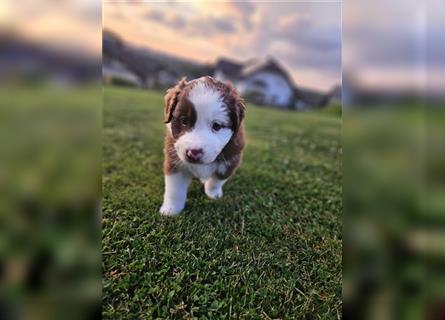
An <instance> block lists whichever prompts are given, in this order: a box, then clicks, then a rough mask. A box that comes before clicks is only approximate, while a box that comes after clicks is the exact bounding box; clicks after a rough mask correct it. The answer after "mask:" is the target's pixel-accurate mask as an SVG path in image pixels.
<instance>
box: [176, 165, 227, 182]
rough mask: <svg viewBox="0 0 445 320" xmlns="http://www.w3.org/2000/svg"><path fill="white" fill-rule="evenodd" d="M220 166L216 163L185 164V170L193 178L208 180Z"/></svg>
mask: <svg viewBox="0 0 445 320" xmlns="http://www.w3.org/2000/svg"><path fill="white" fill-rule="evenodd" d="M217 167H218V165H217V164H216V163H215V162H212V163H209V164H192V163H187V164H183V168H184V170H186V171H188V172H189V173H190V174H191V175H192V176H194V177H195V178H198V179H204V180H205V179H208V178H210V177H211V176H212V175H213V174H214V173H215V171H216V169H217Z"/></svg>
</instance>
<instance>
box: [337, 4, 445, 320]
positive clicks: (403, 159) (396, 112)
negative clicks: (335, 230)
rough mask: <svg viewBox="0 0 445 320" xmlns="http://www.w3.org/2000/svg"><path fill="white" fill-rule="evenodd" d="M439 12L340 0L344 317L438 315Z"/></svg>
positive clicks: (443, 81) (444, 253)
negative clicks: (341, 24)
mask: <svg viewBox="0 0 445 320" xmlns="http://www.w3.org/2000/svg"><path fill="white" fill-rule="evenodd" d="M444 16H445V2H444V1H435V0H434V1H428V2H422V1H417V0H405V1H391V2H389V1H382V0H378V1H373V2H369V1H365V0H355V1H353V0H345V1H343V70H344V73H343V106H344V109H345V110H343V111H344V112H343V130H344V131H343V139H344V142H343V144H344V152H343V155H344V165H343V168H344V171H345V172H344V210H345V214H344V242H343V250H344V251H343V303H344V305H343V317H344V319H379V320H380V319H445V197H444V193H445V183H444V181H445V161H444V160H445V132H444V131H445V126H444V124H445V108H444V107H445V99H444V98H445V77H444V74H445V63H444V60H443V59H444V57H445V55H444V52H445V41H444V40H443V39H444V32H445V19H444Z"/></svg>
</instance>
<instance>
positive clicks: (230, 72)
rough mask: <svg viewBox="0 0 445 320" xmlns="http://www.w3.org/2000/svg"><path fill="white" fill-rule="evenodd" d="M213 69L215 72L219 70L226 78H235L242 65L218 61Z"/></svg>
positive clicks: (224, 60) (225, 60) (226, 60)
mask: <svg viewBox="0 0 445 320" xmlns="http://www.w3.org/2000/svg"><path fill="white" fill-rule="evenodd" d="M215 68H216V70H220V71H221V72H222V73H224V74H225V75H226V76H228V77H234V78H237V77H238V76H239V74H240V71H241V69H242V68H243V65H242V64H241V63H237V62H235V61H231V60H228V59H219V60H218V62H217V63H216V67H215Z"/></svg>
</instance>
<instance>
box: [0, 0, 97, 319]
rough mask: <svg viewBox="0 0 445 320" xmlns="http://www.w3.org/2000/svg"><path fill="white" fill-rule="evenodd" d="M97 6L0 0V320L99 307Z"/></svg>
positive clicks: (90, 313)
mask: <svg viewBox="0 0 445 320" xmlns="http://www.w3.org/2000/svg"><path fill="white" fill-rule="evenodd" d="M101 28H102V24H101V2H100V1H96V0H94V1H26V0H24V1H22V0H18V1H17V0H16V1H9V0H6V1H2V2H0V97H1V98H0V217H1V218H0V228H1V229H0V277H1V280H0V318H1V319H92V318H95V317H99V316H100V312H101V305H100V304H101V303H100V296H101V265H100V238H101V237H100V188H101V181H100V176H101V172H100V170H101V166H100V163H101V136H100V133H101V106H102V90H101V85H100V81H101Z"/></svg>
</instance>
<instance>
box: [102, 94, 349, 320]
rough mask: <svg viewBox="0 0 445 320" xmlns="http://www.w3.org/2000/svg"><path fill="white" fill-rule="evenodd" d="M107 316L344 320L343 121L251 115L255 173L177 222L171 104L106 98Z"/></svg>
mask: <svg viewBox="0 0 445 320" xmlns="http://www.w3.org/2000/svg"><path fill="white" fill-rule="evenodd" d="M104 99H105V100H104V119H103V123H104V131H103V132H104V133H103V135H104V136H103V143H104V147H103V148H104V152H103V232H102V238H103V241H102V246H103V247H102V253H103V275H104V278H103V316H104V318H114V319H150V318H164V319H166V318H207V319H227V318H242V319H249V318H250V319H262V318H264V319H270V318H282V319H337V318H340V317H341V284H342V271H341V270H342V269H341V262H342V255H341V253H342V248H341V241H342V236H341V229H342V224H341V220H342V217H341V214H342V185H341V180H342V174H341V134H340V131H341V119H340V118H339V117H336V116H333V115H329V114H316V113H295V112H294V113H293V112H286V111H278V110H273V109H269V108H259V107H254V106H250V105H249V106H248V110H247V116H246V131H247V136H248V147H247V148H246V150H245V155H244V163H243V165H242V166H241V168H240V169H239V170H238V171H237V173H236V174H235V176H233V177H232V178H231V179H230V180H229V181H228V182H227V183H226V185H225V186H224V197H223V198H222V199H220V200H217V201H212V200H209V199H207V197H206V196H205V194H204V191H203V187H202V185H201V183H200V182H198V181H194V182H193V183H192V185H191V188H190V190H189V196H188V201H187V205H186V209H185V211H184V212H183V214H182V215H181V216H179V217H176V218H169V217H163V216H160V215H159V214H158V209H159V207H160V205H161V202H162V195H163V174H162V161H163V156H162V147H163V139H164V125H163V122H162V116H163V95H162V94H161V93H158V92H147V91H142V90H134V89H122V88H110V87H108V88H105V89H104Z"/></svg>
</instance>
